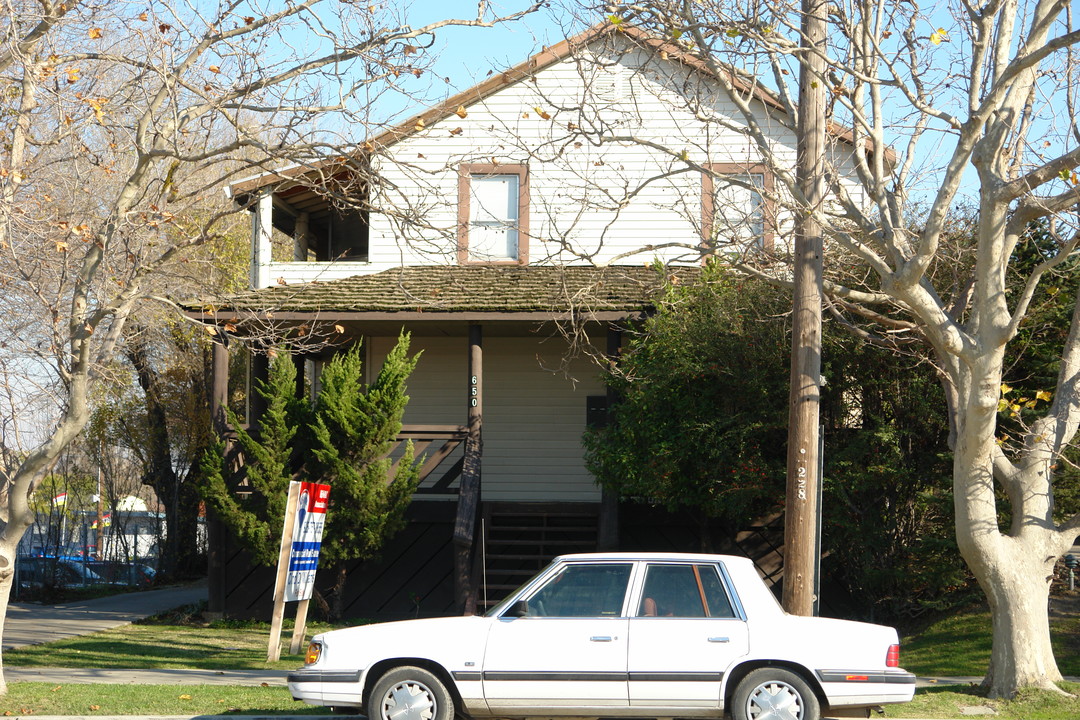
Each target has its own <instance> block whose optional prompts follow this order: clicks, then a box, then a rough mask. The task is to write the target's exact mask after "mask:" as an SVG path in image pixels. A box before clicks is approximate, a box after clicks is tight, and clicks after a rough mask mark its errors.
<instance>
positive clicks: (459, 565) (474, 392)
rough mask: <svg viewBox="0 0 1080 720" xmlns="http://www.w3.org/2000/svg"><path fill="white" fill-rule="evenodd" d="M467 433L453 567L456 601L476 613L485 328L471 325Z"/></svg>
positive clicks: (464, 610)
mask: <svg viewBox="0 0 1080 720" xmlns="http://www.w3.org/2000/svg"><path fill="white" fill-rule="evenodd" d="M467 401H468V406H467V407H468V418H469V421H468V435H467V436H466V438H465V456H464V458H463V459H464V463H463V465H462V469H461V486H460V489H459V490H458V507H457V519H456V521H455V523H454V570H455V575H454V579H455V583H454V584H455V593H456V595H457V604H458V607H459V609H460V610H461V612H462V614H464V615H474V614H475V613H476V595H477V593H476V582H475V578H474V576H473V572H472V560H473V557H472V555H473V546H474V544H475V537H474V536H475V535H476V518H477V513H478V512H479V510H480V465H481V457H482V456H483V452H484V450H483V448H484V440H483V425H484V331H483V327H481V326H480V325H470V326H469V377H468V395H467Z"/></svg>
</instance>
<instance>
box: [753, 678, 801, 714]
mask: <svg viewBox="0 0 1080 720" xmlns="http://www.w3.org/2000/svg"><path fill="white" fill-rule="evenodd" d="M746 711H747V712H746V714H747V715H748V716H749V717H751V718H753V719H754V720H802V716H803V704H802V697H801V696H800V695H799V691H798V690H796V689H795V688H793V687H791V686H790V685H788V684H787V683H784V682H778V681H775V680H774V681H770V682H767V683H762V684H761V685H758V686H757V687H756V688H754V691H753V692H752V693H750V697H749V698H748V699H747V701H746Z"/></svg>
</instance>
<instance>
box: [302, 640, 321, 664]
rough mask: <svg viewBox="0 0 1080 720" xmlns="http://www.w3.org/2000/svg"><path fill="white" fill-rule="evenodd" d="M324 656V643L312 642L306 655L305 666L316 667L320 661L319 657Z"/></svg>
mask: <svg viewBox="0 0 1080 720" xmlns="http://www.w3.org/2000/svg"><path fill="white" fill-rule="evenodd" d="M320 655H322V643H318V642H314V641H313V642H312V643H311V644H310V645H308V648H307V654H306V655H304V664H305V665H314V664H315V663H317V662H318V661H319V656H320Z"/></svg>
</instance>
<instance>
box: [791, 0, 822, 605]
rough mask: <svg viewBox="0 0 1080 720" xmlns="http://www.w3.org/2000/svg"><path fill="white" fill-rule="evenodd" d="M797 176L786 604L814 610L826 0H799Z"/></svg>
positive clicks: (819, 389) (819, 408)
mask: <svg viewBox="0 0 1080 720" xmlns="http://www.w3.org/2000/svg"><path fill="white" fill-rule="evenodd" d="M802 8H803V18H802V34H803V38H802V53H803V56H802V63H801V64H800V70H799V111H798V129H799V133H798V146H797V156H796V182H797V184H798V188H799V191H800V192H801V194H802V195H803V197H804V198H805V200H806V207H805V208H800V209H799V211H798V212H797V217H796V225H795V267H794V278H793V279H794V284H795V287H794V297H793V308H792V338H791V343H792V347H791V397H790V400H791V404H790V419H789V422H788V456H787V472H788V476H787V506H786V512H785V520H784V600H783V604H784V609H785V610H787V611H788V612H789V613H792V614H794V615H812V614H813V612H814V570H815V566H816V559H815V552H816V548H817V514H818V501H817V498H818V487H819V485H820V483H821V477H820V473H819V471H818V467H819V461H818V457H819V450H818V446H819V438H820V429H819V428H820V424H819V423H820V419H819V418H820V411H821V288H822V230H821V225H820V223H818V221H817V219H816V217H814V215H813V213H815V212H817V211H820V209H821V207H822V203H823V200H824V197H825V180H824V178H825V163H824V161H825V80H824V70H825V64H824V61H823V60H822V58H821V56H820V55H819V53H823V52H824V50H825V11H826V4H825V2H824V0H802Z"/></svg>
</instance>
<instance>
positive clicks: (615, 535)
mask: <svg viewBox="0 0 1080 720" xmlns="http://www.w3.org/2000/svg"><path fill="white" fill-rule="evenodd" d="M621 347H622V329H621V328H619V327H618V326H616V325H614V324H611V323H609V324H608V329H607V359H608V365H609V366H610V367H614V366H615V364H616V363H618V362H619V350H620V348H621ZM617 401H618V397H617V396H616V393H615V390H614V389H612V387H611V386H610V385H608V388H607V411H608V417H609V418H610V417H611V411H612V408H614V407H615V403H616V402H617ZM596 545H597V548H596V549H597V550H601V551H604V552H609V551H611V550H616V549H618V547H619V495H618V493H614V492H612V491H610V490H608V489H607V488H603V489H602V490H601V491H600V517H599V519H598V527H597V537H596Z"/></svg>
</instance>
